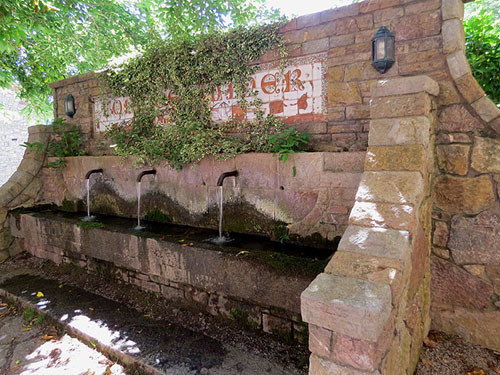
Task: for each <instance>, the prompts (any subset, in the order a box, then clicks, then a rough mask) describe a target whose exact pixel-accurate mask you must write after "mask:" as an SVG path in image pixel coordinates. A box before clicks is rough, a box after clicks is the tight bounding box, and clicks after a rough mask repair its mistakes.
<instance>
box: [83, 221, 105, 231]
mask: <svg viewBox="0 0 500 375" xmlns="http://www.w3.org/2000/svg"><path fill="white" fill-rule="evenodd" d="M76 225H77V226H79V227H80V228H83V229H95V228H102V227H103V226H104V224H103V223H100V222H98V221H79V222H78V223H76Z"/></svg>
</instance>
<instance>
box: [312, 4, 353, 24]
mask: <svg viewBox="0 0 500 375" xmlns="http://www.w3.org/2000/svg"><path fill="white" fill-rule="evenodd" d="M358 14H359V4H357V3H355V4H350V5H345V6H342V7H338V8H333V9H328V10H325V11H323V12H321V13H320V16H321V17H320V19H321V22H322V23H323V22H327V21H333V20H336V19H339V18H344V17H352V16H357V15H358Z"/></svg>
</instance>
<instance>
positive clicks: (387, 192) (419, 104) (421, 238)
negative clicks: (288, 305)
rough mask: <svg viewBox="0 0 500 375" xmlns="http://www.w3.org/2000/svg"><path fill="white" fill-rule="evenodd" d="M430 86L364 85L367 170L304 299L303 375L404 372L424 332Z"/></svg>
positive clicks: (421, 82) (411, 80) (415, 82)
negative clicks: (306, 374)
mask: <svg viewBox="0 0 500 375" xmlns="http://www.w3.org/2000/svg"><path fill="white" fill-rule="evenodd" d="M438 92H439V86H438V84H437V83H436V82H434V81H433V80H432V79H430V78H428V77H426V76H416V77H408V78H395V79H391V80H382V81H378V82H376V83H374V84H373V85H372V88H371V95H372V100H371V108H370V112H371V119H372V120H371V123H370V133H369V147H368V152H367V156H366V160H365V172H364V173H363V177H362V179H361V182H360V185H359V188H358V191H357V195H356V203H355V205H354V207H353V209H352V212H351V215H350V218H349V227H348V228H347V230H346V232H345V233H344V236H343V237H342V240H341V242H340V244H339V248H338V251H337V252H336V253H335V255H334V256H333V258H332V260H331V261H330V263H329V264H328V265H327V267H326V268H325V272H324V273H322V274H320V275H318V276H317V277H316V279H315V280H314V281H313V282H312V283H311V284H310V286H309V287H308V288H307V289H306V290H305V291H304V292H303V293H302V296H301V301H302V317H303V319H304V321H306V322H308V323H309V349H310V350H311V352H312V355H311V359H310V361H311V365H310V374H314V375H318V374H338V375H343V374H345V375H353V374H356V375H358V374H360V375H361V374H388V375H389V374H390V375H395V374H406V373H407V372H406V371H407V370H408V373H411V372H412V371H413V370H414V368H415V366H416V363H417V361H418V355H419V351H420V347H421V343H422V340H423V338H424V337H425V336H426V335H427V332H428V329H429V323H430V321H429V248H430V243H429V234H430V223H431V222H430V220H431V218H430V207H431V199H430V180H431V177H432V173H433V165H434V162H433V152H432V143H433V137H432V133H433V127H434V108H435V104H434V99H435V97H436V96H437V94H438Z"/></svg>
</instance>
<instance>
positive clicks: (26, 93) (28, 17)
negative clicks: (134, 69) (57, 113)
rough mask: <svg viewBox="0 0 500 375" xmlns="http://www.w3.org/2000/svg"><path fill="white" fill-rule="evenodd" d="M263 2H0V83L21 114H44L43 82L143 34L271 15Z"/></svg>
mask: <svg viewBox="0 0 500 375" xmlns="http://www.w3.org/2000/svg"><path fill="white" fill-rule="evenodd" d="M262 4H263V0H252V1H246V0H189V1H188V0H181V1H179V0H166V1H165V0H137V1H133V2H132V1H121V0H65V1H48V0H2V1H1V2H0V87H2V88H12V87H14V86H18V87H20V89H19V91H18V96H19V97H20V98H21V99H24V100H25V101H26V102H27V104H28V107H27V112H28V113H27V114H33V115H35V116H36V117H38V118H42V119H48V118H50V115H51V112H52V104H51V103H50V101H49V97H50V96H51V90H50V87H49V83H50V82H54V81H58V80H61V79H64V78H68V77H69V76H71V75H75V74H81V73H86V72H89V71H94V70H97V69H102V68H103V67H105V66H107V65H108V62H109V59H111V58H116V57H118V56H121V55H123V54H125V53H129V52H131V51H134V50H140V49H141V48H142V46H144V45H145V43H146V42H147V41H148V40H151V39H161V38H171V37H172V36H182V37H183V38H189V37H190V36H191V35H199V34H202V33H205V32H207V31H210V30H212V31H216V30H220V29H221V28H224V27H228V26H230V25H235V26H238V25H245V24H247V23H249V22H251V21H252V20H254V19H258V18H265V19H266V18H269V17H275V14H274V13H272V12H268V11H265V10H264V9H263V8H262Z"/></svg>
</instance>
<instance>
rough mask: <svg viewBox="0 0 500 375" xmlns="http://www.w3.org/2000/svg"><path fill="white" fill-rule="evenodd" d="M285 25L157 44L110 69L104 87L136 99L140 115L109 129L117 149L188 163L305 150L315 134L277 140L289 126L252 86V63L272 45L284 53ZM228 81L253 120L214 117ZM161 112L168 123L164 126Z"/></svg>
mask: <svg viewBox="0 0 500 375" xmlns="http://www.w3.org/2000/svg"><path fill="white" fill-rule="evenodd" d="M279 27H280V24H279V23H275V24H271V25H266V26H259V27H250V28H247V29H243V28H238V29H234V30H232V31H230V32H227V33H218V34H208V35H197V36H196V37H193V38H192V39H189V40H187V39H176V40H172V41H169V42H168V43H166V42H162V41H160V42H154V43H152V44H151V45H149V46H148V48H147V49H146V51H145V52H144V54H143V55H142V56H140V57H137V58H135V59H133V60H131V61H130V62H129V63H128V64H126V65H122V66H121V67H120V69H118V70H108V71H107V72H106V74H105V75H104V80H105V84H106V86H108V87H110V88H111V90H112V93H113V94H114V95H115V96H130V97H131V99H132V103H133V107H134V116H135V118H134V120H133V121H130V122H128V123H127V124H126V126H123V124H118V125H115V126H113V127H111V128H110V129H109V131H108V132H107V136H108V137H110V138H112V139H113V141H114V143H116V148H115V152H116V153H117V154H118V155H121V156H124V157H128V156H134V157H136V160H137V161H138V163H139V164H154V163H159V162H162V161H164V160H167V161H168V162H169V163H170V165H172V166H176V167H182V165H184V164H189V163H193V162H196V161H199V160H201V159H202V158H204V157H206V156H209V155H212V156H215V157H217V158H221V159H227V158H230V157H233V156H234V155H236V154H239V153H244V152H251V151H256V152H271V151H275V152H277V153H280V154H281V155H282V156H281V157H280V159H281V160H286V158H287V155H288V154H289V153H292V152H294V151H298V150H303V149H305V144H307V142H308V140H309V139H310V136H309V135H307V134H301V133H299V132H297V131H296V130H286V131H285V133H284V135H283V136H280V137H278V138H273V136H272V135H273V134H277V133H280V132H281V131H282V130H283V129H284V125H283V122H282V121H281V120H279V119H277V118H275V117H274V116H272V115H269V116H265V114H264V111H263V110H262V108H261V104H262V103H261V101H260V100H259V99H257V97H256V92H251V90H250V87H249V82H251V78H250V76H251V74H252V73H254V72H255V70H256V69H257V67H256V66H250V65H249V63H250V62H251V61H254V60H256V59H257V58H258V57H259V56H260V55H262V54H263V53H265V52H266V51H269V50H278V51H281V53H282V57H284V55H285V54H286V53H285V50H284V48H283V42H282V38H281V35H280V34H279V33H278V29H279ZM284 61H285V60H284V59H283V60H282V64H284ZM229 84H231V87H232V90H233V91H232V92H233V95H234V97H236V98H237V99H238V103H239V106H240V108H241V109H242V111H243V112H244V113H245V112H246V110H247V109H249V110H252V111H253V113H254V114H255V120H253V121H250V120H247V119H237V118H233V119H232V120H231V121H228V122H226V123H216V122H214V121H213V120H212V112H211V109H210V100H209V99H210V97H211V95H212V94H213V93H214V92H215V91H216V89H217V88H222V87H223V86H224V85H229ZM170 90H171V91H170ZM228 90H229V88H228ZM159 103H161V104H159ZM158 116H163V117H164V118H165V119H167V122H168V124H169V125H167V126H162V125H160V124H159V123H158V121H156V120H157V119H158ZM284 155H286V156H284Z"/></svg>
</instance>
